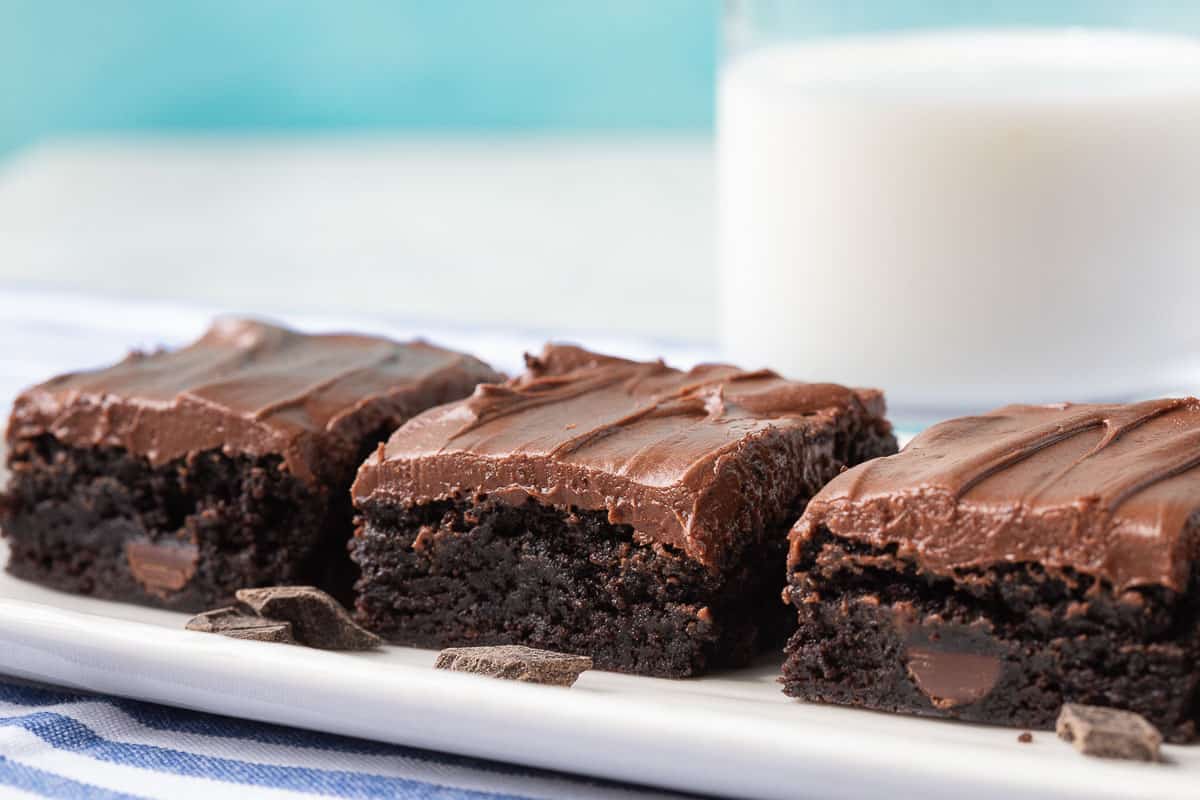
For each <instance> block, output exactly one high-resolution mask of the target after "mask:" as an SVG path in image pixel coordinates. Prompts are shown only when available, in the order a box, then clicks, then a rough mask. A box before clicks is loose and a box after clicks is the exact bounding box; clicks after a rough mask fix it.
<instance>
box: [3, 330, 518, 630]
mask: <svg viewBox="0 0 1200 800" xmlns="http://www.w3.org/2000/svg"><path fill="white" fill-rule="evenodd" d="M496 377H497V375H496V373H495V372H493V371H492V370H490V369H489V368H488V367H487V366H486V365H484V364H482V363H481V362H479V361H477V360H475V359H473V358H470V357H469V356H464V355H461V354H459V353H454V352H451V351H447V350H443V349H441V348H437V347H434V346H432V345H428V344H425V343H423V342H413V343H409V344H401V343H396V342H391V341H388V340H386V339H379V338H373V337H366V336H351V335H319V336H318V335H305V334H300V333H296V332H294V331H289V330H286V329H284V328H279V327H276V326H272V325H267V324H264V323H259V322H251V321H238V320H225V321H221V322H218V323H217V324H215V325H214V326H213V328H212V329H211V330H210V331H209V332H208V333H207V334H206V335H205V336H204V337H203V338H201V339H200V340H198V341H197V342H196V343H194V344H192V345H190V346H188V347H186V348H183V349H180V350H177V351H173V352H158V353H153V354H140V353H135V354H133V355H131V356H130V357H129V358H127V359H126V360H125V361H123V362H121V363H120V364H117V365H115V366H112V367H109V368H107V369H101V370H96V371H92V372H81V373H72V374H69V375H63V376H61V377H58V378H54V379H52V380H50V381H47V382H46V383H44V384H41V385H39V386H35V387H33V388H31V389H29V390H27V391H25V392H24V393H22V394H21V395H20V396H19V397H18V398H17V400H16V402H15V404H14V407H13V412H12V417H11V419H10V421H9V426H8V435H7V443H8V451H9V455H8V460H9V468H10V471H11V477H10V480H9V484H8V487H7V490H6V493H5V496H4V500H3V504H2V508H0V528H2V529H3V532H4V535H5V536H6V537H7V538H8V539H9V542H10V549H11V551H12V556H11V558H10V561H9V570H10V571H11V572H12V573H13V574H15V575H18V576H20V577H23V578H28V579H30V580H36V581H40V582H44V583H47V584H49V585H52V586H55V587H57V588H62V589H66V590H68V591H75V592H82V593H87V594H94V595H96V596H99V597H106V598H112V599H120V600H130V601H135V602H143V603H148V604H153V605H162V606H166V607H170V608H179V609H184V610H202V609H204V608H211V607H214V606H215V605H219V604H221V603H224V602H227V601H229V600H230V599H232V593H233V591H234V590H235V589H237V588H241V587H243V586H254V585H265V584H272V583H286V582H297V581H314V580H315V581H319V582H322V583H324V584H325V585H326V586H327V587H328V588H330V589H332V590H334V591H338V592H339V593H340V594H342V595H345V594H346V591H347V589H348V584H349V582H350V580H351V579H352V576H353V567H352V565H351V564H350V562H349V561H348V559H347V558H346V556H345V547H344V545H345V542H346V540H347V539H348V538H349V535H350V530H351V516H352V514H351V507H350V502H349V494H348V487H349V485H350V482H351V480H352V478H353V475H354V470H355V468H356V467H357V465H358V463H359V462H360V461H361V459H362V458H363V457H365V455H366V454H367V453H368V452H369V451H370V450H371V449H372V448H373V447H374V446H375V445H376V443H378V442H379V441H382V440H383V439H384V438H386V437H387V435H388V434H389V433H391V431H393V430H394V429H395V428H396V427H398V426H399V425H400V424H401V423H402V422H404V421H405V420H406V419H408V418H409V417H410V416H412V415H413V414H415V413H417V412H419V411H422V410H424V409H426V408H429V407H430V406H432V405H435V404H438V403H442V402H446V401H448V400H453V399H456V398H460V397H463V396H465V395H467V394H469V393H470V392H471V391H472V390H473V389H474V387H475V385H476V384H477V383H478V382H480V381H482V380H495V379H496Z"/></svg>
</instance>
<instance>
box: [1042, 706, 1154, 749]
mask: <svg viewBox="0 0 1200 800" xmlns="http://www.w3.org/2000/svg"><path fill="white" fill-rule="evenodd" d="M1055 730H1056V731H1057V732H1058V735H1059V737H1060V738H1062V739H1065V740H1066V741H1068V742H1071V743H1072V744H1073V745H1075V749H1076V750H1078V751H1079V752H1081V753H1083V754H1084V755H1087V756H1098V757H1100V758H1122V759H1128V760H1131V761H1161V760H1162V756H1161V755H1160V754H1159V746H1160V745H1161V744H1162V734H1160V733H1159V732H1158V729H1157V728H1155V727H1154V726H1153V725H1151V724H1150V723H1149V722H1147V721H1146V718H1145V717H1143V716H1142V715H1141V714H1135V713H1133V712H1132V711H1119V710H1117V709H1115V708H1104V707H1101V706H1085V705H1080V704H1078V703H1066V704H1064V705H1063V707H1062V711H1061V712H1059V715H1058V724H1057V725H1056V726H1055Z"/></svg>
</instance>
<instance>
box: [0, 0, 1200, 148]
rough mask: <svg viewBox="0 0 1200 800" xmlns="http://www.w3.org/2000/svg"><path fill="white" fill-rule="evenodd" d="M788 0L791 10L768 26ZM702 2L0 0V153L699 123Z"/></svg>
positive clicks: (965, 1) (920, 7)
mask: <svg viewBox="0 0 1200 800" xmlns="http://www.w3.org/2000/svg"><path fill="white" fill-rule="evenodd" d="M742 1H743V2H745V3H747V5H748V6H749V7H751V8H752V9H753V13H754V15H755V17H756V18H757V19H759V20H760V21H761V22H763V23H765V24H767V25H770V26H772V27H777V28H778V29H792V30H799V31H800V32H803V33H818V32H825V33H828V32H832V31H844V30H864V29H866V30H870V29H881V28H887V27H893V26H897V25H900V26H914V25H928V24H934V23H936V24H943V25H955V24H964V23H971V24H980V22H990V23H997V24H1005V23H1009V24H1012V23H1021V24H1059V23H1062V22H1064V21H1070V22H1075V23H1084V24H1105V23H1111V22H1117V23H1121V24H1135V25H1140V26H1143V27H1152V28H1159V29H1168V30H1170V29H1172V28H1173V27H1177V26H1179V25H1185V26H1190V27H1191V29H1192V32H1197V31H1198V30H1200V0H788V2H779V0H742ZM788 8H791V9H793V10H795V9H799V10H800V11H801V12H802V13H800V14H795V13H792V14H791V16H790V18H789V19H782V18H781V17H780V10H781V9H782V10H784V11H786V9H788ZM720 9H721V4H720V2H719V0H0V153H4V152H6V151H11V150H12V149H13V148H15V147H18V146H20V145H23V144H26V143H29V142H33V141H36V140H37V139H39V138H42V137H45V136H49V135H63V134H66V135H69V134H75V133H83V132H105V133H112V132H127V131H164V130H165V131H193V130H200V131H205V130H218V131H227V130H259V131H264V130H265V131H297V130H330V129H337V130H345V129H349V130H375V129H387V130H394V129H402V130H418V131H456V132H475V131H495V130H499V131H600V132H604V131H611V132H624V131H647V130H651V131H653V130H669V131H706V130H708V129H709V128H710V126H711V122H712V113H713V108H712V85H713V76H714V71H715V64H716V52H717V44H718V18H719V15H720ZM783 16H787V14H786V13H785V14H784V15H783Z"/></svg>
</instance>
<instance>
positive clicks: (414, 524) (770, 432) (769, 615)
mask: <svg viewBox="0 0 1200 800" xmlns="http://www.w3.org/2000/svg"><path fill="white" fill-rule="evenodd" d="M883 414H884V403H883V396H882V395H881V394H880V393H879V392H878V391H874V390H851V389H846V388H844V387H841V386H835V385H830V384H805V383H798V382H794V381H788V380H784V379H782V378H780V377H779V376H778V375H775V374H774V373H771V372H765V371H760V372H744V371H742V370H739V369H735V368H734V367H729V366H715V365H708V366H701V367H697V368H696V369H693V370H692V371H690V372H682V371H679V370H676V369H671V368H669V367H667V366H665V365H664V364H662V363H661V362H651V363H640V362H634V361H626V360H623V359H619V358H612V357H608V356H603V355H598V354H595V353H589V352H587V351H585V350H582V349H579V348H576V347H570V346H549V347H547V348H546V350H545V351H544V352H543V354H542V355H541V356H540V357H537V358H529V359H528V369H527V372H526V373H525V374H524V375H522V376H520V377H518V378H515V379H513V380H511V381H509V382H507V383H503V384H484V385H481V386H480V387H478V388H477V389H476V391H475V394H474V395H472V396H471V397H470V398H469V399H467V400H462V401H459V402H457V403H453V404H449V405H446V406H442V407H440V408H437V409H434V410H431V411H429V412H426V413H424V414H422V415H420V416H418V417H415V418H414V419H412V420H410V421H409V422H408V423H407V424H406V425H404V426H403V427H402V428H401V429H400V430H398V431H396V433H395V434H394V435H393V436H392V437H391V439H390V440H389V441H388V443H387V445H386V446H381V447H380V448H379V449H378V450H377V452H376V453H375V454H373V455H372V456H371V457H370V458H369V459H368V460H367V461H366V463H365V464H364V465H363V467H362V469H361V470H360V471H359V474H358V479H357V480H356V481H355V484H354V488H353V494H354V501H355V505H356V506H357V508H358V511H359V514H360V523H359V527H358V529H357V531H356V533H355V539H354V541H353V543H352V546H351V552H352V555H353V558H354V560H355V561H356V562H357V563H358V565H359V567H360V568H361V571H362V577H361V579H360V580H359V582H358V584H357V610H358V618H359V621H360V622H361V623H362V624H364V625H365V626H366V627H367V628H369V629H371V630H374V631H375V632H377V633H379V634H381V635H383V636H384V637H386V638H388V639H391V640H392V641H394V642H398V643H403V644H409V645H416V646H420V647H430V648H443V647H449V646H456V645H492V644H521V645H528V646H530V647H536V648H542V649H548V650H554V651H559V652H564V653H572V654H577V655H586V656H591V657H592V658H593V659H594V660H595V663H596V666H597V667H598V668H601V669H610V670H620V671H624V672H635V673H643V674H647V675H662V676H684V675H694V674H699V673H701V672H704V671H705V670H708V669H711V668H714V667H719V666H727V665H737V664H744V663H746V661H748V660H749V659H750V658H751V657H752V656H753V655H754V654H755V653H756V652H758V651H759V650H760V649H761V648H762V647H764V646H771V645H775V646H778V645H780V644H782V640H783V635H784V632H785V631H784V626H785V625H786V624H787V623H788V622H789V620H788V619H787V617H786V615H785V614H783V613H781V612H783V611H785V608H784V607H783V606H782V604H780V602H779V593H780V591H781V590H782V589H783V586H784V578H785V575H784V571H783V565H784V559H785V554H786V545H787V538H786V536H787V531H788V528H789V527H790V526H791V524H792V523H793V522H794V521H795V519H796V518H797V516H798V515H799V513H800V511H801V510H802V509H803V507H804V504H805V503H806V502H807V500H808V498H809V497H811V496H812V494H813V493H814V492H815V491H816V490H817V489H819V488H820V487H821V486H822V485H823V484H824V483H825V482H826V481H828V480H829V479H830V478H832V477H833V476H834V475H836V474H837V473H838V472H839V471H840V470H842V469H843V468H844V467H845V466H846V465H848V464H854V463H857V462H859V461H861V460H863V459H865V458H871V457H873V456H876V455H880V454H884V453H889V452H894V451H895V440H894V438H893V436H892V433H891V427H890V425H889V424H888V423H887V421H886V420H885V419H884V416H883Z"/></svg>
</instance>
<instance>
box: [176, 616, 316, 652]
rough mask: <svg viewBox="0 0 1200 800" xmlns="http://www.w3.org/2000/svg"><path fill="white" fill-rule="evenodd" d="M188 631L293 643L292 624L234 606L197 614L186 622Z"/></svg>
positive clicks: (294, 641)
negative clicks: (242, 610) (250, 612)
mask: <svg viewBox="0 0 1200 800" xmlns="http://www.w3.org/2000/svg"><path fill="white" fill-rule="evenodd" d="M186 627H187V629H188V630H189V631H199V632H201V633H219V634H221V635H222V636H229V637H231V638H233V639H251V640H253V641H256V642H278V643H281V644H295V643H296V640H295V638H294V637H293V636H292V624H291V623H290V622H281V621H279V620H274V619H263V618H262V617H255V616H251V615H249V614H244V613H242V612H241V611H238V610H237V609H236V608H218V609H215V610H213V611H205V612H204V613H203V614H197V615H196V616H194V617H192V618H191V619H189V620H188V622H187V626H186Z"/></svg>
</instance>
